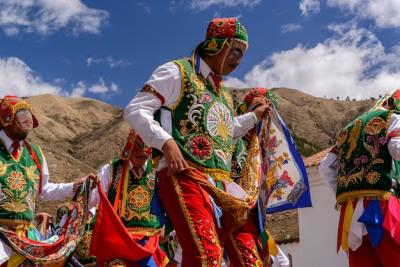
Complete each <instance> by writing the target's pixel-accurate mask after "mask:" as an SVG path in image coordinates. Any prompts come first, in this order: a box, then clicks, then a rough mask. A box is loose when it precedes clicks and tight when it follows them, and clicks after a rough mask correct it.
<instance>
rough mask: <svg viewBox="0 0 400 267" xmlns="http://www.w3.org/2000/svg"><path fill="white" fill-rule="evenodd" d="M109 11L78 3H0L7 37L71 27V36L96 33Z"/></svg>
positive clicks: (34, 0) (39, 0)
mask: <svg viewBox="0 0 400 267" xmlns="http://www.w3.org/2000/svg"><path fill="white" fill-rule="evenodd" d="M108 17H109V14H108V12H106V11H103V10H99V9H93V8H89V7H87V6H86V5H85V4H83V3H82V2H81V0H1V1H0V27H1V28H2V29H3V31H4V33H5V34H6V35H7V36H15V35H17V34H19V33H20V32H35V33H39V34H41V35H48V34H51V33H53V32H55V31H57V30H60V29H61V28H65V27H70V28H71V30H72V33H73V34H79V33H82V32H85V33H99V31H100V28H101V26H102V25H103V24H104V23H105V22H106V21H107V19H108Z"/></svg>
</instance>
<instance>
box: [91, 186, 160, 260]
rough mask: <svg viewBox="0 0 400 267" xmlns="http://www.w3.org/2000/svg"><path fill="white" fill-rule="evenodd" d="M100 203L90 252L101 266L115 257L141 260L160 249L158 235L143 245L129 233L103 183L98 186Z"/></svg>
mask: <svg viewBox="0 0 400 267" xmlns="http://www.w3.org/2000/svg"><path fill="white" fill-rule="evenodd" d="M98 190H99V195H100V204H99V208H98V210H97V220H96V224H95V227H94V230H93V235H92V240H91V245H90V254H91V255H93V256H96V257H97V261H98V264H99V266H103V265H104V262H105V261H110V260H112V259H115V258H120V259H125V260H128V261H139V260H141V259H143V258H146V257H148V256H150V255H152V254H153V253H155V252H156V250H157V249H158V239H159V237H158V236H155V237H151V238H149V240H148V241H147V242H146V245H144V246H142V245H140V244H139V243H138V242H136V241H135V239H134V238H133V237H132V236H131V235H130V234H129V232H128V230H127V229H126V227H125V226H124V224H123V223H122V221H121V219H120V217H119V216H118V215H117V213H116V212H115V211H114V209H113V207H112V206H111V203H110V202H109V201H108V199H107V196H106V195H105V193H104V191H103V189H102V187H101V185H99V186H98Z"/></svg>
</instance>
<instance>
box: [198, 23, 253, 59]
mask: <svg viewBox="0 0 400 267" xmlns="http://www.w3.org/2000/svg"><path fill="white" fill-rule="evenodd" d="M228 39H235V40H239V41H241V42H243V43H245V44H246V46H247V44H248V35H247V31H246V29H245V28H244V26H243V25H242V24H241V23H240V22H239V20H238V19H237V18H215V19H213V20H212V21H211V22H210V24H209V25H208V28H207V35H206V40H205V41H203V42H202V43H201V48H202V49H203V51H204V52H205V53H206V54H207V55H210V56H214V55H217V54H218V53H219V52H220V51H221V50H222V49H223V48H224V46H225V43H226V42H227V41H228Z"/></svg>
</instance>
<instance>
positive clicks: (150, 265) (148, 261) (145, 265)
mask: <svg viewBox="0 0 400 267" xmlns="http://www.w3.org/2000/svg"><path fill="white" fill-rule="evenodd" d="M147 240H148V239H147V238H146V237H145V238H143V239H142V240H140V241H139V244H140V245H142V246H144V245H146V242H147ZM139 266H140V267H157V264H156V262H155V261H154V259H153V257H152V256H148V257H147V258H144V259H143V260H141V261H139Z"/></svg>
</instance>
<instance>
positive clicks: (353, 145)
mask: <svg viewBox="0 0 400 267" xmlns="http://www.w3.org/2000/svg"><path fill="white" fill-rule="evenodd" d="M389 118H390V113H389V112H388V111H386V110H376V111H370V112H367V113H364V114H363V115H361V116H360V117H358V118H357V119H355V120H354V121H353V122H351V123H350V124H349V125H347V126H346V127H345V128H344V129H343V130H342V131H341V132H340V134H339V137H338V140H337V144H336V146H337V149H338V155H339V165H338V168H339V169H338V177H337V192H336V196H337V198H338V199H340V198H341V196H344V195H346V194H347V195H349V194H350V195H351V196H353V197H357V196H379V195H382V194H383V193H385V192H389V191H390V189H391V185H392V178H391V174H390V173H391V171H392V157H391V156H390V154H389V150H388V146H387V142H388V140H387V138H386V136H387V127H388V119H389ZM357 192H359V193H360V194H359V195H357ZM374 192H375V193H374Z"/></svg>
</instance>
